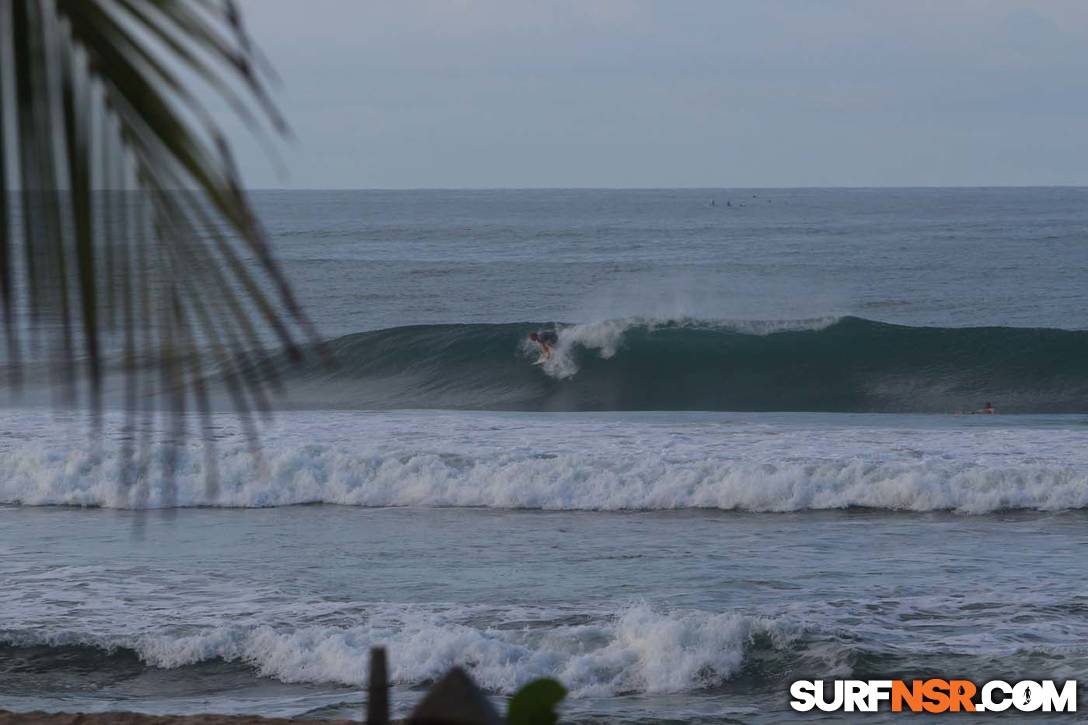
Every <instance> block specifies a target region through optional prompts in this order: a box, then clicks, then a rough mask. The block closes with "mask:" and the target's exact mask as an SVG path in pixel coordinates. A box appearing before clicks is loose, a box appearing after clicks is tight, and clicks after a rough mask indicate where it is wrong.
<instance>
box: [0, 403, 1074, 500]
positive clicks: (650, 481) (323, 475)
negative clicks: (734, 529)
mask: <svg viewBox="0 0 1088 725" xmlns="http://www.w3.org/2000/svg"><path fill="white" fill-rule="evenodd" d="M122 423H123V421H122V418H121V416H119V415H111V416H108V417H107V419H106V421H105V424H104V426H105V435H106V436H107V440H109V437H110V436H115V437H118V438H119V436H120V430H121V426H122ZM197 423H198V421H197V420H195V419H192V420H190V425H191V426H194V427H195V426H196V425H197ZM1085 425H1088V420H1085V419H1084V418H1083V417H1080V416H1036V417H1030V416H1024V417H1019V416H1018V417H1017V418H1014V419H1010V418H1008V417H985V418H983V417H980V416H945V417H942V418H936V419H934V418H933V417H927V416H913V417H911V416H896V417H891V418H889V417H888V416H879V415H855V416H832V415H826V414H822V415H821V414H807V415H806V414H765V415H760V414H735V413H734V414H713V413H704V414H679V413H660V414H653V413H643V414H553V415H545V414H524V413H505V414H504V413H457V412H422V411H421V412H399V413H373V412H344V411H319V412H318V411H294V412H289V413H283V414H281V416H280V417H279V418H278V419H277V420H276V421H275V424H274V425H273V426H272V427H271V428H270V429H269V430H267V431H265V433H264V438H263V444H264V450H263V452H262V453H261V454H260V455H257V456H255V455H253V454H252V452H251V446H250V444H249V441H248V440H247V439H246V438H245V437H244V435H243V432H242V431H241V430H240V429H239V426H238V423H237V421H236V420H235V419H234V418H233V417H232V416H230V415H220V416H218V417H217V418H216V419H215V421H214V423H213V428H214V433H213V434H214V437H215V439H216V444H215V449H214V455H215V461H216V466H215V470H216V476H217V477H216V484H217V485H216V488H215V490H209V489H208V487H207V485H206V484H207V481H208V471H207V470H206V468H205V466H206V459H205V452H204V450H203V444H202V443H201V439H200V438H199V437H196V436H194V438H195V440H189V441H188V442H187V443H186V444H185V446H184V448H183V450H182V451H181V455H180V456H179V464H178V473H177V475H176V476H175V478H174V480H172V481H171V482H170V483H171V486H170V487H168V486H165V485H163V482H162V481H161V469H159V468H155V467H152V468H151V469H150V472H149V476H148V477H147V478H146V479H144V480H142V481H141V483H140V484H139V486H138V488H139V489H141V490H129V489H125V488H124V487H122V486H121V485H120V484H119V483H118V482H119V481H120V480H121V477H120V475H119V472H118V452H117V451H118V449H117V447H116V446H112V445H103V444H102V443H101V441H100V442H99V445H98V446H95V445H94V441H93V440H83V439H84V438H86V431H87V429H88V428H89V425H88V421H87V420H86V419H84V418H82V417H80V416H76V417H74V418H73V419H72V420H69V421H68V422H67V423H63V422H59V421H58V420H57V418H56V416H55V415H54V414H53V413H51V412H49V411H43V410H18V411H14V412H10V411H5V412H0V426H5V427H7V428H8V429H9V430H14V429H16V428H18V429H19V430H20V433H19V434H18V435H12V436H8V437H6V438H5V439H3V440H0V503H5V504H14V505H22V506H43V505H65V506H96V507H99V506H100V507H107V508H161V507H163V506H168V507H173V506H182V507H193V506H219V507H231V508H255V507H270V506H293V505H299V504H312V503H326V504H341V505H348V506H367V507H383V506H427V507H488V508H509V509H540V510H588V511H622V510H658V509H720V510H736V511H752V512H782V511H804V510H817V509H844V508H851V507H862V508H872V509H881V510H887V511H940V510H948V511H954V512H957V513H963V514H983V513H992V512H999V511H1005V510H1015V509H1031V510H1039V511H1059V510H1068V509H1083V508H1088V448H1086V447H1085V446H1083V444H1082V443H1083V435H1084V426H1085ZM151 453H152V455H156V451H152V452H151ZM167 492H169V498H167V497H166V495H167Z"/></svg>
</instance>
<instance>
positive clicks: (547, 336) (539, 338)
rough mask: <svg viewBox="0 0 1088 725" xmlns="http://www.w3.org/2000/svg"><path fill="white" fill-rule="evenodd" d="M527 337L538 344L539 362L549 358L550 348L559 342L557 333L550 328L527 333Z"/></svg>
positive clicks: (550, 355)
mask: <svg viewBox="0 0 1088 725" xmlns="http://www.w3.org/2000/svg"><path fill="white" fill-rule="evenodd" d="M529 339H530V340H532V341H533V342H535V343H536V344H537V345H539V346H540V362H544V361H545V360H550V359H551V357H552V349H553V348H554V347H555V345H556V344H557V343H558V342H559V335H558V334H556V333H555V332H554V331H551V330H542V331H540V332H532V333H529Z"/></svg>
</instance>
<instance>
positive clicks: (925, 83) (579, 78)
mask: <svg viewBox="0 0 1088 725" xmlns="http://www.w3.org/2000/svg"><path fill="white" fill-rule="evenodd" d="M243 6H244V9H245V10H246V11H247V20H248V24H249V27H250V31H251V33H252V35H253V36H254V37H255V38H256V40H257V41H258V42H259V43H260V45H261V46H262V47H263V49H264V50H265V52H266V54H267V55H268V56H269V57H270V59H271V60H272V62H273V64H274V65H275V66H276V68H277V70H278V71H279V74H280V75H281V77H282V80H283V85H282V88H280V89H279V91H278V99H279V101H280V104H281V106H282V107H283V109H284V111H285V113H286V115H287V117H288V119H289V120H290V122H291V125H292V127H293V130H294V133H295V136H296V139H295V141H294V142H292V143H290V144H288V145H287V146H286V147H285V148H284V149H283V160H284V166H285V167H286V169H287V173H286V175H285V176H284V175H282V174H281V173H280V172H279V170H278V169H277V167H276V166H275V165H274V164H271V163H269V162H268V161H267V160H266V157H265V155H264V154H263V152H262V151H261V147H260V146H259V145H257V144H256V143H253V142H251V141H249V140H247V139H246V138H245V134H244V133H243V132H241V131H240V130H238V131H237V132H235V129H237V128H238V127H236V126H235V125H234V124H233V123H232V124H230V128H231V129H232V137H233V138H234V139H235V140H236V147H237V151H238V154H239V158H240V161H241V164H242V167H243V170H244V172H245V177H246V180H247V182H248V184H249V185H250V186H252V187H258V188H259V187H292V188H429V187H454V188H461V187H587V186H591V187H692V186H695V187H714V186H884V185H907V186H911V185H1010V184H1011V185H1018V184H1025V185H1027V184H1085V183H1088V133H1086V131H1088V1H1086V0H1033V1H1027V0H1023V1H1021V0H910V1H909V2H907V1H904V0H790V1H785V0H784V1H781V2H778V1H775V0H750V1H739V0H737V1H733V0H702V1H700V0H663V1H661V2H641V1H637V0H599V1H596V0H564V1H552V0H533V1H531V2H519V1H515V0H435V1H433V2H428V1H423V0H418V1H417V0H396V1H390V2H379V1H376V0H305V1H304V2H303V1H300V0H246V1H245V2H244V3H243Z"/></svg>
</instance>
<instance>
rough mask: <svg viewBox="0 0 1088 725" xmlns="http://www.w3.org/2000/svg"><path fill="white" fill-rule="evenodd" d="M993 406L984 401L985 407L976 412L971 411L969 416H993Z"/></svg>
mask: <svg viewBox="0 0 1088 725" xmlns="http://www.w3.org/2000/svg"><path fill="white" fill-rule="evenodd" d="M993 414H994V404H993V403H991V402H990V401H988V400H987V401H986V405H984V406H982V407H981V408H979V409H978V410H975V411H972V413H971V415H993Z"/></svg>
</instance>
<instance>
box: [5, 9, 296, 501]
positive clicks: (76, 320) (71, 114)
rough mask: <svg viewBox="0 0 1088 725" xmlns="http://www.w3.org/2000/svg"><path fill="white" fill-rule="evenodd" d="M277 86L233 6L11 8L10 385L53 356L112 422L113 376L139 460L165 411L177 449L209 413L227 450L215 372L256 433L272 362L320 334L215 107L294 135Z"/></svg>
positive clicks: (56, 368) (61, 375)
mask: <svg viewBox="0 0 1088 725" xmlns="http://www.w3.org/2000/svg"><path fill="white" fill-rule="evenodd" d="M270 77H271V76H270V69H269V67H268V64H267V62H266V61H265V60H264V59H263V57H262V56H260V54H259V52H258V51H257V50H256V48H255V46H254V45H253V44H252V43H251V41H250V39H249V38H248V36H247V35H246V32H245V29H244V27H243V24H242V19H241V15H240V14H239V12H238V9H237V8H236V7H235V5H234V3H233V2H232V1H231V0H0V201H2V203H0V310H2V314H3V326H2V330H3V335H4V338H5V341H6V347H5V348H4V353H3V354H4V355H6V358H7V367H8V369H9V371H11V376H12V377H11V379H10V381H9V382H11V383H14V384H17V383H18V380H19V378H20V376H21V373H22V371H23V370H24V369H25V367H26V366H27V364H28V363H29V362H31V361H33V362H34V363H35V364H37V363H39V362H43V361H44V362H47V363H48V364H49V366H50V368H49V369H50V370H51V372H52V375H53V379H54V380H55V381H60V382H62V383H63V387H64V389H65V390H67V392H68V395H69V396H70V397H73V398H74V397H75V396H79V398H80V399H85V400H86V401H87V403H88V404H89V405H90V406H91V407H92V409H94V410H99V409H100V408H101V406H102V404H103V403H102V400H103V382H104V380H105V379H106V378H107V377H108V376H109V375H110V374H111V371H116V372H117V373H118V374H119V375H120V378H121V380H122V381H123V390H122V393H121V399H122V401H123V404H124V408H125V410H126V411H127V412H126V418H125V426H124V427H125V430H126V432H127V435H126V437H125V443H124V444H123V447H122V453H121V455H122V458H124V459H126V462H127V461H128V460H129V459H131V458H133V457H134V455H135V448H136V445H135V443H134V441H135V439H136V437H137V435H136V430H137V428H138V427H140V428H141V429H142V430H143V431H145V432H146V431H147V430H149V429H150V424H149V420H150V419H151V418H152V417H153V416H154V415H155V414H156V412H158V413H165V414H167V415H169V416H170V420H172V421H173V423H172V424H171V428H170V430H171V431H172V433H171V436H170V437H171V438H172V439H174V441H175V442H176V441H177V440H179V439H180V438H181V437H182V436H183V435H184V434H185V430H184V426H185V419H186V418H185V412H186V410H189V409H193V410H196V411H198V412H199V413H200V414H201V420H202V427H203V428H204V430H205V436H206V438H208V440H209V444H210V435H209V434H208V433H207V431H208V430H209V429H210V419H209V418H208V413H209V410H210V408H211V402H210V392H209V385H208V381H209V379H210V378H211V377H212V374H213V372H214V373H215V375H214V377H215V378H216V379H218V380H220V381H221V384H222V386H223V389H224V391H225V392H226V393H227V396H228V398H229V400H230V401H232V404H233V406H234V407H235V408H236V410H237V411H238V412H240V413H241V414H242V415H243V421H244V423H245V425H246V428H247V430H250V431H251V433H252V434H253V435H255V430H254V428H253V425H252V422H251V421H250V419H249V415H250V413H251V411H267V410H268V408H269V396H270V394H271V393H272V392H273V391H274V390H275V389H276V387H277V385H278V381H277V378H276V376H275V375H274V371H273V370H272V369H271V367H270V366H268V365H266V364H265V363H264V361H267V360H269V359H270V356H269V355H268V353H267V348H268V347H269V346H281V347H283V349H285V350H286V351H287V352H288V354H289V355H290V356H292V357H296V358H297V357H298V355H299V354H300V347H301V345H302V344H303V343H310V342H316V340H317V337H316V333H315V332H314V330H313V328H312V326H311V325H310V323H309V322H308V320H307V319H306V317H305V315H304V314H303V312H302V310H301V309H300V308H299V305H298V303H297V302H296V300H295V298H294V295H293V294H292V291H291V288H290V285H289V284H288V281H287V279H286V277H285V276H284V274H283V272H282V271H281V269H280V268H279V266H278V264H277V262H276V260H275V258H274V257H273V254H272V251H271V248H270V246H269V243H268V240H267V237H266V234H265V232H264V231H263V229H262V228H261V226H260V224H259V223H258V221H257V219H256V217H255V215H254V213H253V210H252V208H251V206H250V204H249V202H248V200H247V198H246V195H245V193H244V191H243V188H242V184H241V180H240V179H239V177H238V173H237V171H236V169H235V165H234V162H233V159H232V158H231V154H230V150H229V145H228V143H227V140H226V138H225V137H224V135H223V132H222V130H221V129H220V127H219V125H218V123H217V122H216V120H215V116H214V114H213V113H211V112H210V111H209V110H208V109H207V108H206V107H205V105H204V103H203V101H202V99H205V98H211V97H213V96H218V97H219V98H220V99H221V100H222V101H223V102H225V104H226V105H227V106H228V107H229V108H231V109H233V111H234V112H235V113H236V114H237V115H238V116H239V117H240V118H241V119H242V120H243V121H245V123H246V124H247V125H248V126H249V127H250V128H251V129H252V130H253V131H254V132H255V133H256V134H258V135H259V136H263V137H266V138H267V137H268V136H269V135H273V136H274V135H283V134H286V133H287V126H286V123H285V122H284V120H283V118H282V116H281V115H280V114H279V112H278V111H277V110H276V108H275V105H274V104H273V102H272V101H271V98H270V95H269V91H268V83H269V80H270ZM138 417H141V418H142V419H143V421H144V422H143V424H141V425H139V426H138V423H137V418H138ZM141 436H142V437H144V439H145V440H146V433H141ZM208 463H209V471H211V470H212V469H213V466H212V463H213V461H211V460H209V462H208ZM169 465H170V464H169V463H168V467H169ZM123 470H127V468H124V469H123ZM122 475H123V477H124V478H129V477H130V476H129V474H127V473H123V474H122ZM133 476H134V477H137V478H138V477H139V474H138V473H137V474H133ZM212 478H214V476H209V481H211V479H212ZM129 483H131V481H129Z"/></svg>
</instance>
